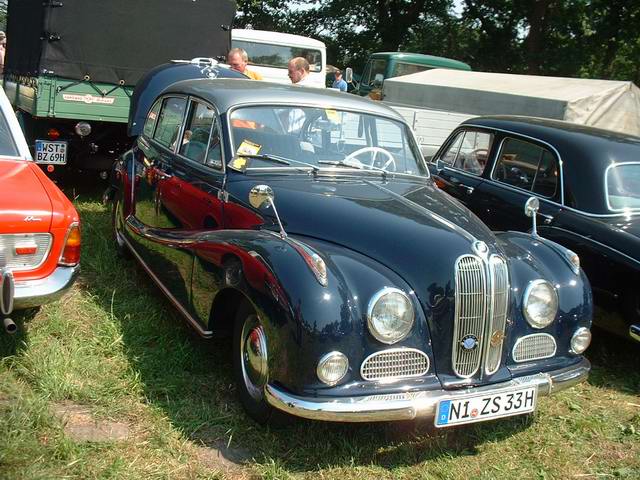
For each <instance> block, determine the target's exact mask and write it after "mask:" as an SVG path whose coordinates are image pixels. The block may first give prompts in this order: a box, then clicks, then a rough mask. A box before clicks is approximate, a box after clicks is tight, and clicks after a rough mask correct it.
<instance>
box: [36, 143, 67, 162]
mask: <svg viewBox="0 0 640 480" xmlns="http://www.w3.org/2000/svg"><path fill="white" fill-rule="evenodd" d="M36 163H48V164H54V165H65V164H66V163H67V142H50V141H48V140H36Z"/></svg>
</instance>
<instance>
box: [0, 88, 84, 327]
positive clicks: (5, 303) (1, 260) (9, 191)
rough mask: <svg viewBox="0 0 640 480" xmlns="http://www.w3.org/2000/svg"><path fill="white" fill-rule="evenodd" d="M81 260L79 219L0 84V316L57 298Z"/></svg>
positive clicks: (5, 318)
mask: <svg viewBox="0 0 640 480" xmlns="http://www.w3.org/2000/svg"><path fill="white" fill-rule="evenodd" d="M79 265H80V219H79V217H78V212H76V209H75V208H74V206H73V205H72V203H71V202H70V201H69V199H68V198H67V197H66V196H65V195H64V193H62V192H61V191H60V189H59V188H58V187H57V186H56V185H55V184H54V183H53V182H52V181H51V180H50V179H49V178H48V177H47V176H46V175H45V174H44V172H43V171H42V170H41V169H40V167H38V165H36V163H34V162H33V160H32V158H31V154H30V152H29V148H28V146H27V143H26V141H25V138H24V135H23V133H22V130H21V129H20V125H19V124H18V121H17V119H16V116H15V114H14V113H13V110H12V109H11V105H10V104H9V101H8V99H7V96H6V95H5V93H4V91H3V90H2V89H0V319H2V321H3V325H4V328H5V330H6V331H7V332H9V333H13V332H15V330H16V325H15V324H14V323H13V321H12V320H11V319H9V318H8V315H9V314H10V313H11V312H12V311H13V310H17V309H23V308H28V307H35V306H38V305H42V304H45V303H49V302H51V301H53V300H56V299H57V298H59V297H60V296H61V295H62V294H63V293H64V292H65V291H66V290H67V289H68V288H69V287H70V286H71V284H72V283H73V281H74V280H75V278H76V276H77V274H78V271H79Z"/></svg>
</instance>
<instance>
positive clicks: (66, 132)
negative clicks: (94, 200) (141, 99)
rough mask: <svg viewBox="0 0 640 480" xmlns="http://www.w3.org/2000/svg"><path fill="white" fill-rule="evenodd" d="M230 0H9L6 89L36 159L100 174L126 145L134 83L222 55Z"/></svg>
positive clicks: (51, 167)
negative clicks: (181, 62) (165, 68)
mask: <svg viewBox="0 0 640 480" xmlns="http://www.w3.org/2000/svg"><path fill="white" fill-rule="evenodd" d="M235 8H236V5H235V2H234V1H233V0H198V1H195V0H109V1H108V2H93V1H87V0H64V1H53V0H9V4H8V12H7V53H6V60H5V71H4V89H5V92H6V94H7V96H8V97H9V100H10V101H11V103H12V104H13V106H14V108H15V109H16V111H17V114H18V119H19V121H20V124H21V126H22V127H23V130H24V133H25V136H26V137H27V141H28V142H29V144H30V147H31V148H32V153H33V157H34V160H35V161H36V162H38V163H40V164H42V165H43V167H44V168H45V169H46V170H47V171H49V172H53V173H56V174H59V173H67V172H70V171H80V172H86V173H96V174H99V175H101V176H103V177H106V175H107V174H108V173H107V172H108V171H109V170H110V167H111V164H112V162H113V160H114V159H115V158H116V157H117V155H118V154H119V153H120V152H122V151H123V150H124V149H125V148H126V147H127V146H128V145H129V143H130V141H129V139H128V136H127V120H128V117H129V104H130V99H131V95H132V92H133V88H134V86H135V84H136V82H137V81H138V79H140V77H141V76H142V75H143V74H144V73H145V72H147V71H148V70H149V69H151V68H153V67H154V66H156V65H159V64H163V63H166V62H169V61H171V60H174V59H191V58H194V57H213V58H216V57H222V58H224V55H226V52H227V50H228V49H229V47H230V44H231V24H232V22H233V18H234V16H235Z"/></svg>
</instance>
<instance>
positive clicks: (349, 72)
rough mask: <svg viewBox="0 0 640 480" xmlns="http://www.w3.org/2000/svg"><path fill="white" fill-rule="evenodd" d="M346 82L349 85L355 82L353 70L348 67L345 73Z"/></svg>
mask: <svg viewBox="0 0 640 480" xmlns="http://www.w3.org/2000/svg"><path fill="white" fill-rule="evenodd" d="M344 81H345V82H347V83H352V82H353V68H351V67H347V68H346V69H345V71H344Z"/></svg>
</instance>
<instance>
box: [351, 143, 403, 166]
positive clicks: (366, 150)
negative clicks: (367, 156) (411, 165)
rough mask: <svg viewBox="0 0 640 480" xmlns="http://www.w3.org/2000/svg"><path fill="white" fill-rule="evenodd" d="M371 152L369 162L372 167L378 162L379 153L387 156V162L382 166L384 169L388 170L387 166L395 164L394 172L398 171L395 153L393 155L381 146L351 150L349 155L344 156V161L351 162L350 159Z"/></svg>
mask: <svg viewBox="0 0 640 480" xmlns="http://www.w3.org/2000/svg"><path fill="white" fill-rule="evenodd" d="M369 152H371V153H372V154H373V155H371V162H370V163H369V166H370V167H374V166H375V165H374V164H375V163H376V156H377V155H378V153H380V154H382V155H384V156H385V157H387V161H386V162H385V164H384V165H383V166H382V167H381V168H382V170H387V167H388V166H390V165H393V170H392V171H393V172H395V171H396V159H395V158H393V155H391V153H389V152H388V151H386V150H385V149H384V148H380V147H363V148H360V149H358V150H356V151H355V152H351V153H350V154H349V155H347V156H346V157H344V160H343V162H349V161H350V160H356V157H359V156H360V155H362V154H363V153H369Z"/></svg>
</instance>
